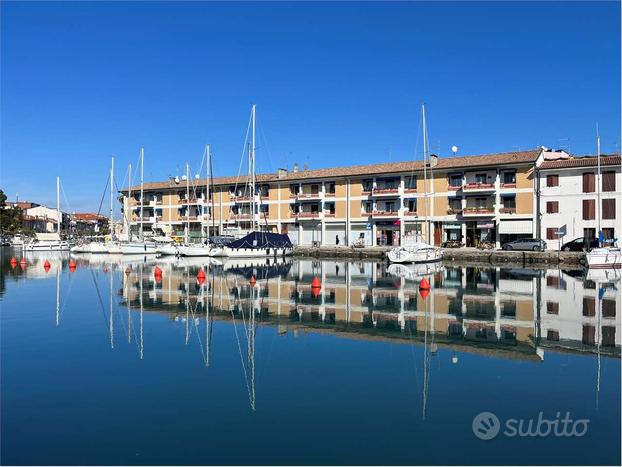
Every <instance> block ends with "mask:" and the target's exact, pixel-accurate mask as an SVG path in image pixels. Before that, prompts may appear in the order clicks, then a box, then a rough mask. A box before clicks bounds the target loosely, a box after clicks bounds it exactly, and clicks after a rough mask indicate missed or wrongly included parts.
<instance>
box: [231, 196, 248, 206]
mask: <svg viewBox="0 0 622 467" xmlns="http://www.w3.org/2000/svg"><path fill="white" fill-rule="evenodd" d="M231 201H233V202H235V203H239V204H248V203H250V202H251V201H253V197H252V196H251V195H239V196H235V195H231Z"/></svg>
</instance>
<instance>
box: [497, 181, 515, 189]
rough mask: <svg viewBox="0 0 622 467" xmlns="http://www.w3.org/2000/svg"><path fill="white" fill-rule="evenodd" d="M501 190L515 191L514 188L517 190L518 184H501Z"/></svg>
mask: <svg viewBox="0 0 622 467" xmlns="http://www.w3.org/2000/svg"><path fill="white" fill-rule="evenodd" d="M501 188H502V189H505V190H507V189H514V188H516V182H514V183H502V184H501Z"/></svg>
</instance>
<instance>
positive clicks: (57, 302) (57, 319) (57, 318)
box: [56, 265, 61, 326]
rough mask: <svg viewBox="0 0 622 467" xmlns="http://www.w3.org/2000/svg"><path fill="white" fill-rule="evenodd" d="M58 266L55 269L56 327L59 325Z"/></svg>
mask: <svg viewBox="0 0 622 467" xmlns="http://www.w3.org/2000/svg"><path fill="white" fill-rule="evenodd" d="M60 269H61V267H60V265H59V266H58V267H57V268H56V326H58V325H59V323H60Z"/></svg>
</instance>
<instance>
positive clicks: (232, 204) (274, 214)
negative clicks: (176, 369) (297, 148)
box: [121, 148, 546, 246]
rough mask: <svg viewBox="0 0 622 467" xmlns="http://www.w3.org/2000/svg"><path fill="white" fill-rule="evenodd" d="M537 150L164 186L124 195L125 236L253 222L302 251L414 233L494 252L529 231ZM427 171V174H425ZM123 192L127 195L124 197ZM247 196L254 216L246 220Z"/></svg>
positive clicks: (238, 228) (179, 233) (233, 227)
mask: <svg viewBox="0 0 622 467" xmlns="http://www.w3.org/2000/svg"><path fill="white" fill-rule="evenodd" d="M545 151H546V150H545V149H544V148H536V149H533V150H529V151H518V152H506V153H497V154H485V155H478V156H463V157H447V158H445V157H437V156H434V155H433V156H431V157H430V161H429V162H428V164H427V166H426V167H425V168H424V165H423V162H422V161H410V162H396V163H382V164H371V165H360V166H351V167H336V168H326V169H317V170H298V169H297V167H296V166H295V167H294V170H293V171H291V172H290V171H287V170H282V169H280V170H279V171H278V172H277V173H273V174H260V175H257V177H256V192H255V193H254V194H251V193H250V192H249V190H248V188H247V187H246V178H245V177H240V178H236V177H222V178H216V179H215V180H214V184H213V186H212V187H211V189H210V190H207V189H206V186H205V180H193V181H192V182H190V181H188V183H191V188H190V195H189V196H188V195H187V190H186V185H185V183H186V182H185V181H184V180H180V179H178V178H171V179H169V180H166V181H164V182H155V183H147V184H145V186H144V198H143V217H142V220H141V219H140V217H139V216H140V193H139V187H138V186H136V187H131V188H130V189H124V190H122V192H121V193H122V202H123V208H122V209H123V212H124V213H125V215H124V218H125V225H126V231H127V229H129V230H130V231H132V232H137V231H138V230H139V229H140V226H141V224H142V228H143V231H144V232H146V233H147V234H149V233H150V232H153V231H161V232H163V233H164V234H166V235H170V236H173V237H183V236H184V235H187V236H188V237H189V238H190V239H191V240H195V241H199V240H200V239H202V238H205V236H206V235H207V232H208V231H209V232H210V233H211V234H212V235H219V234H220V235H222V234H230V233H234V234H236V233H243V232H244V231H246V230H248V229H249V228H250V226H251V221H253V220H254V222H255V223H256V224H258V225H260V226H261V228H262V229H266V230H269V231H273V232H280V233H286V234H288V235H289V236H290V238H291V239H292V241H293V242H294V243H295V244H300V245H311V244H319V245H334V244H340V245H351V244H353V243H355V242H361V243H364V244H365V245H399V244H400V243H401V242H402V241H403V238H404V236H405V235H408V234H411V233H414V232H416V233H419V234H421V235H422V236H423V238H424V239H426V240H427V241H429V242H430V243H434V244H436V245H440V244H441V243H442V242H445V241H448V240H457V241H461V242H463V243H464V244H466V245H467V246H477V245H478V244H479V243H480V242H483V241H489V242H493V243H495V244H496V245H497V246H499V245H500V244H501V243H502V242H505V241H509V240H512V239H515V238H518V237H530V236H533V235H534V234H535V233H536V231H535V223H534V218H535V215H534V213H535V212H536V211H535V197H534V186H535V183H534V178H535V167H536V164H537V163H538V162H539V161H540V160H541V159H542V154H543V152H545ZM424 169H425V173H424ZM130 192H131V196H129V194H130ZM252 196H253V197H254V201H255V205H256V206H257V210H256V212H255V213H253V212H251V210H252V208H251V206H252V204H253V203H252V201H253V198H252Z"/></svg>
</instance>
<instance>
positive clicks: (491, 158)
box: [121, 148, 541, 192]
mask: <svg viewBox="0 0 622 467" xmlns="http://www.w3.org/2000/svg"><path fill="white" fill-rule="evenodd" d="M540 152H541V149H540V148H537V149H532V150H528V151H515V152H502V153H493V154H483V155H479V156H460V157H447V158H443V157H439V159H438V164H437V165H436V167H434V170H451V169H469V168H476V167H483V166H495V165H510V166H511V165H514V164H524V163H535V161H536V159H537V158H538V156H539V155H540ZM418 170H423V162H422V161H421V160H418V161H406V162H384V163H380V164H367V165H352V166H347V167H328V168H324V169H314V170H301V171H298V172H287V173H286V174H285V175H283V176H281V177H279V176H278V174H277V173H270V174H257V177H256V180H257V182H258V183H265V182H273V181H277V180H278V181H301V180H306V179H312V180H313V179H319V178H340V177H357V176H361V177H364V176H366V175H369V176H373V175H381V174H391V173H405V172H412V171H418ZM246 179H247V177H246V176H243V177H239V178H237V177H218V178H214V185H217V186H222V185H233V184H235V183H236V181H237V183H238V184H244V183H246ZM201 185H205V179H202V180H194V181H193V186H201ZM173 187H178V188H179V189H180V190H183V189H185V186H184V184H183V182H180V183H178V184H176V183H175V181H174V180H173V179H169V180H167V181H165V182H149V183H145V184H144V189H145V190H158V189H166V188H173ZM139 189H140V186H138V185H137V186H133V187H132V191H137V190H139ZM127 191H128V188H124V189H122V190H121V192H127Z"/></svg>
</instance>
